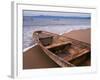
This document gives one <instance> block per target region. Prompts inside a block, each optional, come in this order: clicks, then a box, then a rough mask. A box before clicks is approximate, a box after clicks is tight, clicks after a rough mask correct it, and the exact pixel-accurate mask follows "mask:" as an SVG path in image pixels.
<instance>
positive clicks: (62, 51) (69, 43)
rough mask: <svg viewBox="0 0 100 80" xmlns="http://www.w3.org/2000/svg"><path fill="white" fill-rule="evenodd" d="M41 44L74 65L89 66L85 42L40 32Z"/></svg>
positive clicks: (88, 49)
mask: <svg viewBox="0 0 100 80" xmlns="http://www.w3.org/2000/svg"><path fill="white" fill-rule="evenodd" d="M38 36H39V40H40V42H41V44H42V45H43V46H44V47H45V48H46V49H48V50H49V51H50V52H52V53H53V54H55V55H57V56H58V57H60V58H62V59H63V60H64V61H68V62H70V63H71V64H73V65H75V66H90V58H91V57H90V54H91V52H90V47H89V45H88V44H87V43H83V42H81V41H77V40H74V39H71V38H66V37H64V36H60V35H56V34H52V33H46V32H40V31H39V34H38Z"/></svg>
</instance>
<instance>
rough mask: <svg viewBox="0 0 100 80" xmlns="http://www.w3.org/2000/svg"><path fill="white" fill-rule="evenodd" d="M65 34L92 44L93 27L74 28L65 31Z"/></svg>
mask: <svg viewBox="0 0 100 80" xmlns="http://www.w3.org/2000/svg"><path fill="white" fill-rule="evenodd" d="M63 35H64V36H66V37H70V38H73V39H76V40H79V41H83V42H86V43H89V44H91V29H90V28H88V29H80V30H74V31H71V32H68V33H64V34H63Z"/></svg>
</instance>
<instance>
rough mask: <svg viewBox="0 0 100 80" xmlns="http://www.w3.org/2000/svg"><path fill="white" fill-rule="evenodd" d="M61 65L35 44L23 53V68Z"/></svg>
mask: <svg viewBox="0 0 100 80" xmlns="http://www.w3.org/2000/svg"><path fill="white" fill-rule="evenodd" d="M54 67H59V66H58V65H57V64H56V63H55V62H54V61H52V60H51V59H50V58H49V57H48V56H47V55H46V54H45V53H44V52H43V50H42V49H41V48H40V47H39V46H35V47H33V48H31V49H29V50H28V51H26V52H24V53H23V69H36V68H54Z"/></svg>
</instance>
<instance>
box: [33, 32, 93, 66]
mask: <svg viewBox="0 0 100 80" xmlns="http://www.w3.org/2000/svg"><path fill="white" fill-rule="evenodd" d="M41 32H42V31H41ZM35 34H36V35H37V38H38V43H39V45H40V46H41V47H42V49H43V50H44V52H45V53H46V54H47V55H48V56H49V57H50V58H51V59H52V60H53V61H55V62H56V63H57V64H58V65H60V66H61V67H66V66H75V65H78V63H81V62H84V61H85V60H86V59H85V57H83V55H85V54H91V53H90V52H91V51H90V44H88V43H84V42H81V41H78V40H75V39H72V38H69V37H65V36H62V35H58V34H53V33H49V32H45V31H43V32H42V34H49V35H51V36H53V41H52V43H51V44H49V45H48V46H44V45H42V43H41V42H40V41H39V37H40V36H38V35H39V33H37V32H35V33H34V35H35ZM40 34H41V33H40ZM34 35H33V37H34ZM67 43H71V44H72V45H71V48H69V49H67V50H69V53H70V54H69V55H66V56H64V57H63V58H62V57H61V56H59V55H57V54H55V53H54V52H52V51H50V50H49V49H50V48H55V47H57V46H61V45H63V44H67ZM85 56H86V55H85ZM81 57H82V59H81ZM86 58H87V57H86ZM79 59H81V60H79ZM72 60H75V61H76V62H75V61H72ZM78 60H79V61H78ZM70 61H71V62H72V63H71V62H70Z"/></svg>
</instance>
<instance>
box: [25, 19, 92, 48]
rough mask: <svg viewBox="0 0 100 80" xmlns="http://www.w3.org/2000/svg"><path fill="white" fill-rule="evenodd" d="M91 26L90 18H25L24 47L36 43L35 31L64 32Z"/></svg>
mask: <svg viewBox="0 0 100 80" xmlns="http://www.w3.org/2000/svg"><path fill="white" fill-rule="evenodd" d="M90 27H91V21H90V19H84V18H83V19H82V18H77V19H76V18H75V19H72V18H71V19H25V20H23V49H25V48H27V47H29V46H31V45H33V44H35V43H34V41H33V40H32V34H33V32H34V31H37V30H43V31H49V32H53V33H57V34H60V35H61V34H63V33H65V32H70V31H72V30H79V29H87V28H90Z"/></svg>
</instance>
